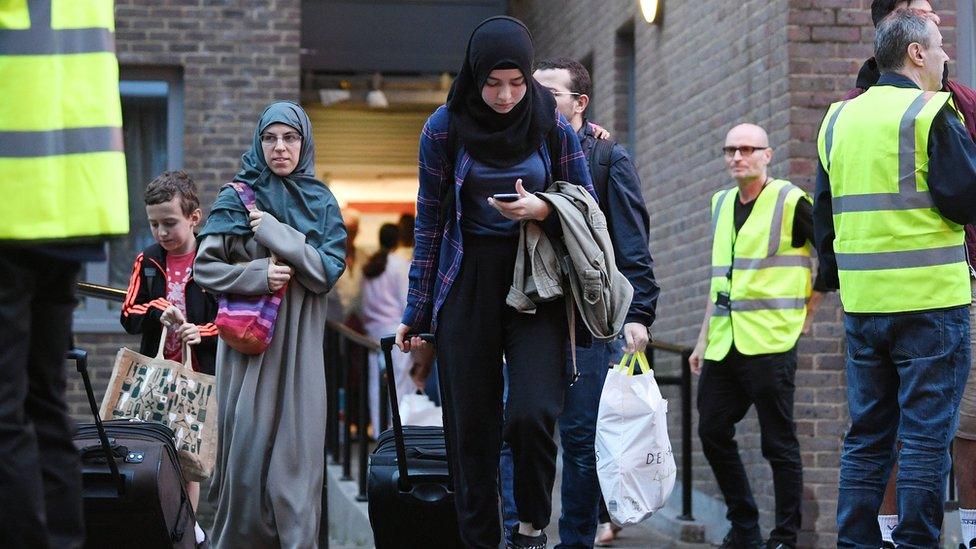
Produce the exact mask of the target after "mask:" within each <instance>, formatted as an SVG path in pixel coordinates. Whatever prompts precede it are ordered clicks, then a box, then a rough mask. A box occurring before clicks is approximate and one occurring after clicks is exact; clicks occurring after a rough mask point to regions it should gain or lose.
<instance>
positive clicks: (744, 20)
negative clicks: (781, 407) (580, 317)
mask: <svg viewBox="0 0 976 549" xmlns="http://www.w3.org/2000/svg"><path fill="white" fill-rule="evenodd" d="M870 4H871V2H870V0H774V1H769V0H745V1H741V2H728V1H725V0H701V1H696V2H664V10H665V12H664V22H663V24H662V25H660V26H650V25H647V24H645V23H644V22H643V20H642V19H641V18H640V15H639V12H638V8H637V2H636V1H635V2H631V1H617V2H605V1H601V0H587V1H576V2H571V3H565V2H561V1H558V0H513V1H512V2H511V11H512V13H513V15H515V16H516V17H519V18H521V19H523V20H524V21H525V22H526V23H527V24H528V26H529V28H530V29H531V31H532V33H533V37H534V39H535V45H536V50H537V57H539V58H543V57H548V56H557V55H568V56H571V57H575V58H578V59H579V58H583V57H586V56H588V55H591V54H592V56H593V80H594V96H595V97H594V102H593V108H592V109H591V113H590V115H591V117H592V119H593V120H595V121H597V122H599V123H601V124H604V125H605V126H607V127H608V128H610V129H611V130H615V128H613V125H614V121H616V120H619V119H620V115H619V113H618V109H622V108H624V106H623V105H621V104H619V102H618V101H617V100H616V98H617V97H619V95H620V94H619V93H616V94H615V91H616V90H617V89H618V88H617V87H616V86H617V82H616V80H615V78H614V75H615V72H614V71H615V63H614V54H613V52H614V40H615V36H616V33H617V31H618V29H620V28H622V27H623V26H624V25H626V24H627V23H628V22H629V21H631V20H633V21H634V23H635V35H636V51H637V78H636V80H637V115H636V124H637V152H636V155H635V160H636V163H637V165H638V167H639V173H640V175H641V178H642V180H643V183H644V198H645V200H646V201H647V204H648V209H649V211H650V214H651V252H652V253H653V255H654V258H655V274H656V275H657V278H658V281H659V283H660V285H661V287H662V290H661V299H660V303H659V305H658V320H657V321H656V323H655V325H654V328H653V332H654V336H655V338H656V339H658V340H662V341H668V342H673V343H678V344H684V345H689V346H690V345H692V344H693V343H694V341H695V338H696V336H697V333H698V329H699V326H700V325H701V318H702V314H703V311H704V306H705V299H706V297H705V296H706V293H707V289H708V282H707V281H708V272H709V271H708V263H709V250H710V237H709V234H708V231H709V227H708V199H709V196H710V195H711V194H712V193H713V192H714V191H715V190H717V189H719V188H721V187H726V186H730V185H731V184H732V182H731V180H730V179H729V177H728V175H727V174H726V173H725V168H724V163H723V161H722V158H721V155H720V154H719V147H721V144H722V141H723V140H724V136H725V132H726V131H727V130H728V129H729V128H730V127H731V126H733V125H734V124H736V123H738V122H744V121H749V122H754V123H757V124H760V125H762V126H764V127H765V128H766V129H767V130H768V131H769V133H770V139H771V144H772V146H773V147H774V149H775V156H774V161H773V163H772V165H771V166H770V171H771V173H772V175H774V176H777V177H786V178H788V179H790V180H792V181H793V182H794V183H796V184H798V185H800V186H802V187H803V188H805V189H808V190H812V188H813V176H814V173H815V172H814V169H815V167H816V164H815V162H816V132H817V129H818V127H819V124H820V120H821V118H822V116H823V113H824V111H825V110H826V108H827V106H828V104H829V103H830V102H831V101H833V100H836V99H837V98H839V96H840V95H842V94H843V92H844V91H846V90H847V89H849V88H850V87H852V86H853V83H854V78H855V75H856V73H857V69H858V68H859V67H860V64H861V62H862V61H863V60H864V59H865V58H867V57H869V56H870V55H871V51H872V42H873V38H874V32H873V28H872V27H871V19H870ZM934 4H935V7H936V9H937V10H938V11H939V13H940V15H941V17H942V21H943V25H942V26H943V33H944V35H945V41H946V43H947V44H949V45H951V44H952V43H953V42H954V40H955V33H954V27H955V16H954V15H955V2H953V1H951V0H944V1H938V0H936V2H934ZM947 49H948V50H949V53H950V55H953V54H954V51H952V50H953V48H951V47H949V48H947ZM618 137H619V138H621V139H623V138H624V136H623V135H618ZM840 320H841V313H840V309H839V307H838V300H837V298H836V296H834V295H830V296H828V297H827V298H825V299H824V303H823V306H822V309H821V311H820V312H819V314H818V315H817V317H816V322H815V324H814V328H813V333H812V334H811V335H809V336H806V337H804V338H803V339H802V340H801V342H800V345H799V356H800V358H799V367H798V372H797V378H796V385H797V391H796V407H795V417H796V423H797V429H798V433H799V438H800V444H801V449H802V457H803V463H804V508H803V514H804V517H803V529H804V531H803V533H802V535H801V539H800V541H801V544H802V545H803V546H823V547H827V546H834V545H836V536H835V534H834V533H833V532H835V530H836V526H835V516H836V498H837V482H838V478H839V469H838V466H839V456H840V448H841V442H842V437H843V434H844V431H845V429H846V427H847V424H848V416H847V406H846V393H845V381H844V373H843V369H844V361H843V348H844V347H843V327H842V324H841V322H840ZM669 398H671V399H672V407H671V410H673V411H677V410H679V408H678V406H677V405H676V404H677V402H678V401H677V398H678V395H677V394H675V393H673V392H671V394H670V397H669ZM679 417H680V416H679V414H677V413H672V414H671V421H672V423H671V428H670V432H671V437H672V442H673V444H674V447H675V450H676V452H677V450H679V449H680V448H679V443H678V440H679V436H680V430H679V424H678V423H676V421H677V420H678V419H679ZM695 423H696V427H695V429H697V417H695ZM737 438H738V440H739V445H740V451H741V453H742V458H743V462H744V463H745V464H746V468H747V470H748V473H749V476H750V479H751V481H752V487H753V491H754V493H755V496H756V500H757V503H758V504H759V506H760V508H761V509H762V523H763V527H764V529H765V530H766V531H767V532H768V530H769V528H771V527H772V519H773V517H772V514H771V513H772V510H773V504H774V501H773V487H772V480H771V475H770V472H769V467H768V465H767V463H766V461H765V460H764V459H763V457H762V455H761V450H760V443H759V431H758V425H757V423H756V421H755V415H754V413H753V412H750V413H749V415H748V416H747V417H746V420H745V421H744V422H743V423H741V424H740V427H739V429H738V434H737ZM694 447H695V449H696V454H695V456H694V463H695V468H694V475H695V487H696V488H697V489H699V490H702V491H704V492H705V493H707V494H712V495H716V496H717V495H718V490H717V487H716V486H715V482H714V477H713V475H712V473H711V470H710V469H709V467H708V465H707V463H706V462H705V460H704V458H703V456H702V455H701V452H700V444H699V441H698V437H697V434H695V435H694ZM679 463H680V462H679Z"/></svg>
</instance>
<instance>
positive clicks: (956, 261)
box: [814, 9, 976, 547]
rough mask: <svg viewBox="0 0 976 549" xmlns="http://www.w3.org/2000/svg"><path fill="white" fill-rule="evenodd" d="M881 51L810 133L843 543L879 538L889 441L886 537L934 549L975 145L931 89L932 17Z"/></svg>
mask: <svg viewBox="0 0 976 549" xmlns="http://www.w3.org/2000/svg"><path fill="white" fill-rule="evenodd" d="M875 59H876V61H877V64H878V68H879V70H880V72H881V77H880V79H879V80H878V82H877V84H875V85H874V86H872V87H871V88H869V89H868V90H867V91H866V92H864V93H863V94H862V95H859V96H857V97H855V98H854V99H851V100H848V101H842V102H839V103H835V104H833V105H831V107H830V109H829V110H828V111H827V114H826V116H825V117H824V121H823V124H822V125H821V128H820V133H819V137H818V153H819V157H820V165H819V168H818V175H817V189H816V193H815V206H814V220H815V230H816V242H817V249H818V251H819V253H820V268H821V273H822V276H824V277H825V279H826V280H827V283H828V284H829V285H831V286H832V287H839V289H840V295H841V302H842V304H843V307H844V313H845V315H844V328H845V335H846V339H847V368H846V369H847V384H848V389H847V395H848V407H849V410H850V414H851V427H850V429H849V430H848V432H847V435H846V437H845V440H844V451H843V454H842V457H841V470H840V490H839V495H838V505H837V525H838V546H839V547H880V546H881V543H882V540H881V532H880V529H879V527H878V522H877V521H876V515H877V513H878V509H879V507H880V506H881V501H882V497H883V494H884V490H885V483H886V480H887V477H888V474H889V471H890V470H891V467H892V464H893V462H894V459H895V453H896V452H895V449H896V441H897V442H900V443H901V447H900V450H899V451H898V452H897V453H898V465H899V471H898V478H897V499H898V509H899V515H900V516H899V520H898V526H897V527H896V528H895V530H894V532H893V536H892V537H893V541H894V545H896V546H904V547H937V546H938V545H939V534H940V530H941V527H942V519H943V512H942V509H943V498H944V490H945V480H946V476H947V474H948V471H949V465H950V460H949V454H948V449H949V443H950V442H951V440H952V437H953V434H954V432H955V430H956V426H957V424H958V407H959V402H960V398H961V396H962V393H963V388H964V386H965V383H966V378H967V376H968V374H969V369H970V357H971V355H970V337H969V335H970V334H969V311H968V306H969V303H970V300H971V293H970V284H969V266H968V264H967V261H966V251H965V248H964V246H963V238H964V231H963V224H966V223H972V222H973V221H974V220H976V145H974V144H973V141H972V140H971V139H970V137H969V135H968V134H967V132H966V130H965V128H964V127H963V124H962V122H961V120H960V118H959V115H958V113H957V111H956V109H955V106H954V104H953V102H952V99H951V96H950V94H949V93H946V92H940V91H939V90H941V89H942V83H943V82H942V81H943V72H944V67H945V63H946V62H947V61H948V56H947V55H946V54H945V52H944V51H943V49H942V35H941V33H940V32H939V29H938V26H937V25H936V23H935V22H934V21H933V20H932V18H931V16H927V15H926V14H925V13H922V12H920V11H916V10H909V9H899V10H896V11H895V12H893V13H892V14H891V15H888V16H887V17H886V18H885V19H884V20H882V21H881V23H880V24H879V25H878V27H877V32H876V37H875Z"/></svg>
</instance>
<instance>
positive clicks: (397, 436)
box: [367, 334, 463, 549]
mask: <svg viewBox="0 0 976 549" xmlns="http://www.w3.org/2000/svg"><path fill="white" fill-rule="evenodd" d="M421 337H422V338H424V340H425V341H428V342H431V343H433V341H434V337H433V336H432V335H429V334H424V335H422V336H421ZM393 341H394V338H393V336H388V337H384V338H383V339H382V340H380V344H381V347H382V349H383V355H384V358H385V359H386V375H387V379H389V380H393V379H396V378H395V377H394V372H393V356H392V349H393ZM386 386H387V390H388V392H389V395H390V399H389V400H390V406H391V408H392V412H393V413H392V416H393V427H392V428H391V429H387V430H386V431H384V432H383V433H382V434H381V435H380V436H379V438H378V439H377V445H376V449H375V450H373V453H372V454H371V455H370V457H369V476H368V484H367V496H368V498H369V524H370V526H372V528H373V541H374V542H375V544H376V547H377V549H394V548H395V549H408V548H419V547H424V548H435V547H436V548H437V549H451V548H454V547H463V544H462V543H461V536H460V532H459V530H458V524H457V514H456V512H455V510H454V486H453V481H452V478H453V475H452V474H451V462H450V460H449V455H448V451H447V436H448V435H449V433H446V432H445V430H444V429H443V428H441V427H417V426H409V425H408V426H406V427H404V426H403V425H402V424H401V423H400V410H399V406H398V405H397V402H398V399H397V395H396V383H393V382H389V383H387V384H386ZM441 387H442V389H441V390H442V391H443V390H444V384H443V383H442V384H441ZM442 400H443V401H444V405H445V406H449V405H450V404H449V399H448V398H443V399H442Z"/></svg>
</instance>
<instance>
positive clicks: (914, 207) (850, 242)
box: [818, 86, 971, 313]
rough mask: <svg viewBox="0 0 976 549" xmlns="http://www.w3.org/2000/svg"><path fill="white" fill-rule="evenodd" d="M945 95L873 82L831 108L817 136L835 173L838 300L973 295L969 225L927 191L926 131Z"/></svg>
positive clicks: (853, 304) (948, 303) (948, 301)
mask: <svg viewBox="0 0 976 549" xmlns="http://www.w3.org/2000/svg"><path fill="white" fill-rule="evenodd" d="M947 103H949V104H950V105H951V103H950V96H949V94H948V93H941V92H938V93H937V92H922V91H920V90H918V89H906V88H896V87H893V86H875V87H873V88H871V89H869V90H868V91H867V92H865V93H864V94H862V95H861V96H859V97H857V98H855V99H852V100H850V101H844V102H841V103H835V104H834V105H832V106H831V107H830V110H829V111H828V114H827V116H826V118H825V122H824V124H823V126H822V127H821V131H820V134H819V137H818V149H819V151H818V152H819V154H820V161H821V164H822V165H823V166H824V169H825V170H826V171H827V173H828V174H829V177H830V187H831V193H832V195H833V196H832V197H831V206H832V209H833V218H834V228H835V233H836V236H835V240H834V249H835V253H836V258H837V267H838V274H839V277H840V293H841V301H842V302H843V305H844V309H845V311H847V312H851V313H898V312H909V311H923V310H931V309H938V308H947V307H954V306H960V305H965V304H967V303H969V301H970V299H971V293H970V288H969V284H968V277H967V274H968V267H967V263H966V252H965V248H964V247H963V234H964V233H963V229H962V226H960V225H957V224H955V223H953V222H951V221H949V220H948V219H945V218H944V217H942V216H941V215H940V214H939V212H938V211H937V210H936V209H935V206H934V204H933V201H932V197H931V194H930V193H929V191H928V138H929V132H930V130H931V126H932V123H933V121H934V120H935V117H936V116H937V115H938V113H939V112H940V111H941V110H942V109H943V107H944V106H945V105H946V104H947Z"/></svg>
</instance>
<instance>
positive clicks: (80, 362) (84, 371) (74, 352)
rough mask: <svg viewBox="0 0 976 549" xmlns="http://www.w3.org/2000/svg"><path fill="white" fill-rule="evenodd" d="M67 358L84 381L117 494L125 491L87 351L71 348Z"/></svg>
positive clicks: (123, 480) (120, 494)
mask: <svg viewBox="0 0 976 549" xmlns="http://www.w3.org/2000/svg"><path fill="white" fill-rule="evenodd" d="M67 358H68V360H74V361H75V367H76V368H77V370H78V373H80V374H81V379H82V381H84V383H85V392H86V393H88V405H89V406H90V407H91V411H92V415H93V416H94V417H95V429H96V430H97V431H98V439H99V441H101V443H102V449H103V450H104V451H105V460H106V461H107V462H108V468H109V469H110V470H111V471H112V476H113V477H115V479H116V483H117V486H116V488H117V489H118V492H119V496H122V495H123V494H124V493H125V478H124V477H123V476H122V473H120V472H119V466H118V464H117V463H115V455H114V453H113V452H112V445H111V443H109V441H108V435H106V434H105V426H104V425H102V418H101V417H100V416H99V415H98V406H97V405H96V404H95V392H94V391H93V390H92V384H91V378H90V377H88V352H87V351H84V350H82V349H71V350H69V351H68V356H67Z"/></svg>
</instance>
